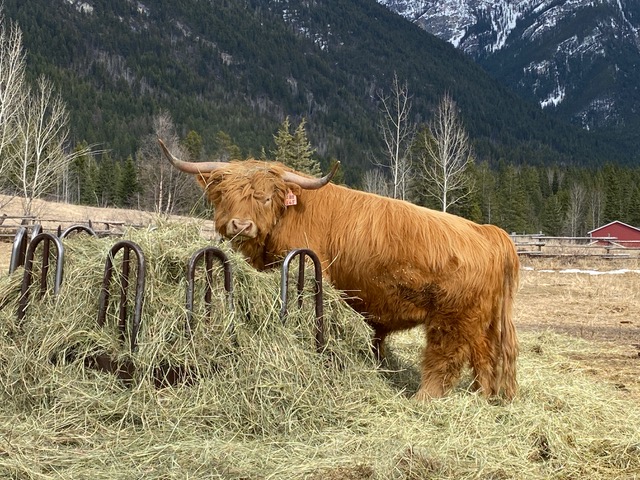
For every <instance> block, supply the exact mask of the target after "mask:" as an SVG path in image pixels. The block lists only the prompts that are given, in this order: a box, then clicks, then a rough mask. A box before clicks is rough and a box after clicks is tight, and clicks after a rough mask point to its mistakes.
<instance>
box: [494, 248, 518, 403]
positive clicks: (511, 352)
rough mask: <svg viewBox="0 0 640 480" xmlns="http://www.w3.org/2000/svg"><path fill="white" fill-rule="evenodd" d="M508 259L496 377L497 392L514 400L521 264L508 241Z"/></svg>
mask: <svg viewBox="0 0 640 480" xmlns="http://www.w3.org/2000/svg"><path fill="white" fill-rule="evenodd" d="M508 241H509V245H508V246H507V252H508V254H507V258H506V261H505V265H504V269H505V271H504V281H503V282H504V283H503V295H502V308H501V309H500V310H501V312H500V344H501V353H502V362H501V365H502V372H501V375H496V377H497V379H501V380H500V384H501V385H497V387H498V388H497V389H496V392H499V391H500V390H501V388H500V387H502V389H504V395H505V397H507V398H508V399H512V398H513V397H514V396H515V394H516V392H517V390H518V381H517V379H516V361H517V359H518V336H517V334H516V327H515V325H514V323H513V302H514V299H515V295H516V293H517V291H518V286H519V284H520V262H519V260H518V254H517V253H516V250H515V247H514V246H513V243H512V242H511V239H508Z"/></svg>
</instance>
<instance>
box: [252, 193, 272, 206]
mask: <svg viewBox="0 0 640 480" xmlns="http://www.w3.org/2000/svg"><path fill="white" fill-rule="evenodd" d="M253 198H255V199H256V201H258V202H260V203H262V204H263V205H266V206H268V205H271V197H270V196H269V195H264V194H261V193H254V194H253Z"/></svg>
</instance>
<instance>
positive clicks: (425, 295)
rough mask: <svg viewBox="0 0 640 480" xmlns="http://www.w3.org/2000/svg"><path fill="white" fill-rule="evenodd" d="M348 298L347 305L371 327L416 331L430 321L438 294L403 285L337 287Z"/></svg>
mask: <svg viewBox="0 0 640 480" xmlns="http://www.w3.org/2000/svg"><path fill="white" fill-rule="evenodd" d="M334 286H336V288H338V289H339V290H342V291H344V292H345V293H346V295H347V303H348V304H349V305H350V306H351V308H353V309H354V310H356V311H357V312H359V313H361V314H362V315H363V316H364V317H365V318H366V319H367V321H368V323H370V324H371V325H372V326H374V327H376V328H384V329H385V330H388V331H395V330H405V329H409V328H413V327H415V326H417V325H419V324H422V323H425V322H426V321H427V320H428V317H429V312H430V311H432V310H433V304H434V301H435V298H434V296H435V294H434V292H433V289H432V288H429V287H425V288H413V287H409V286H407V285H404V284H402V283H397V284H393V283H388V282H375V281H368V282H363V283H362V284H358V282H351V283H344V282H343V283H339V284H334Z"/></svg>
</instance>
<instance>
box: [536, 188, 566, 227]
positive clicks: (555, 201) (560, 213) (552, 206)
mask: <svg viewBox="0 0 640 480" xmlns="http://www.w3.org/2000/svg"><path fill="white" fill-rule="evenodd" d="M564 215H565V214H564V209H563V205H562V201H561V199H560V196H559V195H551V196H550V197H548V198H547V199H546V200H545V204H544V210H543V212H542V229H543V230H542V233H544V234H545V235H549V236H552V237H553V236H559V235H560V234H561V232H562V224H563V219H564Z"/></svg>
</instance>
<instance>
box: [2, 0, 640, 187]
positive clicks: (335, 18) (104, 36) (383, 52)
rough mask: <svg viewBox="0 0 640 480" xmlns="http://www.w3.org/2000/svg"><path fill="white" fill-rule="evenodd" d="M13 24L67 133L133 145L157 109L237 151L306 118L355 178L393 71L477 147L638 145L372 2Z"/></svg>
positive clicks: (94, 2) (53, 0)
mask: <svg viewBox="0 0 640 480" xmlns="http://www.w3.org/2000/svg"><path fill="white" fill-rule="evenodd" d="M4 11H5V15H6V16H7V17H8V18H10V19H12V20H15V21H16V22H17V23H18V24H19V25H20V27H21V29H22V31H23V34H24V45H25V47H26V49H27V63H28V70H29V75H30V76H31V78H35V77H36V76H37V75H40V74H45V75H47V76H48V77H50V78H51V79H52V80H54V82H55V83H56V84H57V85H59V88H60V91H61V93H62V95H63V97H64V99H65V100H66V102H67V104H68V106H69V108H70V113H71V119H72V131H73V133H74V137H75V139H76V140H78V141H80V140H84V141H87V142H89V143H99V144H101V145H102V146H103V147H105V148H109V149H111V151H112V152H113V154H114V155H116V156H126V155H129V154H131V153H133V152H135V150H136V148H137V145H138V144H139V142H140V139H141V138H142V137H143V136H145V135H147V134H149V133H150V132H151V122H152V119H153V117H154V115H157V114H158V113H160V112H163V111H167V112H169V113H170V114H171V116H172V118H173V120H174V122H175V123H176V125H177V126H178V128H179V134H180V135H181V136H184V135H186V133H187V132H189V131H190V130H195V131H196V132H198V133H199V134H200V135H201V136H202V137H203V139H204V142H205V149H206V151H207V152H215V151H216V148H218V147H219V145H217V143H216V134H217V133H218V132H220V131H223V132H226V133H227V134H229V135H230V136H231V139H232V140H233V142H234V143H236V144H237V145H239V146H240V147H241V149H242V151H243V153H244V154H253V155H259V154H260V151H261V148H262V147H266V148H267V149H269V148H270V147H271V146H272V145H273V134H274V133H275V132H276V130H277V127H278V125H279V124H280V123H281V122H282V120H283V119H284V117H285V116H287V115H288V116H290V117H291V120H292V123H294V124H295V123H296V122H297V121H299V120H300V119H301V118H303V117H304V118H306V120H307V126H308V134H309V139H310V141H311V142H312V144H313V146H314V147H315V148H317V151H318V154H319V155H320V156H321V157H322V160H323V161H324V162H325V165H326V162H327V161H328V160H329V158H331V157H335V158H338V159H340V160H341V161H342V163H343V165H345V170H346V173H347V181H349V182H352V183H354V182H355V181H357V179H358V177H359V174H360V172H361V171H363V170H364V169H368V168H371V163H370V157H371V155H372V153H377V152H378V151H379V149H380V146H381V140H380V135H379V132H378V129H377V125H378V122H379V119H380V112H379V99H378V96H377V92H378V91H380V90H385V91H387V92H388V91H389V89H390V86H391V79H392V78H393V75H394V73H397V75H398V77H399V78H400V79H401V80H403V81H406V82H407V84H408V87H409V91H410V93H411V95H412V102H413V110H412V112H413V115H414V121H415V122H417V123H422V122H426V121H427V120H428V119H429V118H430V116H431V113H432V111H433V108H434V106H435V105H436V104H437V102H438V101H439V100H440V98H441V97H442V96H443V94H444V93H445V92H448V93H449V94H451V96H452V97H453V98H454V99H455V100H456V102H457V104H458V106H459V108H460V112H461V117H462V119H463V121H464V124H465V127H466V128H467V130H468V131H469V134H470V136H471V138H473V139H474V145H475V147H476V152H477V154H478V156H479V157H480V158H481V159H486V160H490V161H498V160H499V159H503V160H506V161H508V162H514V163H552V162H555V163H558V162H566V163H582V164H595V163H600V162H603V161H605V160H612V161H619V162H628V161H630V160H629V159H630V158H632V156H633V158H635V159H637V158H638V153H637V152H638V151H640V149H637V148H635V145H634V144H633V143H632V142H627V141H618V140H619V139H616V141H615V142H613V141H607V140H606V139H603V138H602V137H601V136H598V135H594V134H591V133H587V132H584V131H583V130H581V129H579V128H575V127H572V126H571V125H569V124H567V123H564V122H561V121H558V120H556V119H554V118H553V117H551V116H550V115H547V114H545V113H544V112H542V111H541V110H540V108H539V107H538V106H537V105H536V104H535V103H532V102H527V101H523V100H521V99H520V98H519V97H518V96H517V95H515V94H514V93H512V92H511V91H510V90H509V89H507V88H504V87H502V86H500V84H499V83H498V82H496V81H495V80H494V79H493V78H491V77H490V76H489V75H488V74H486V72H485V71H484V70H483V69H482V68H481V67H479V66H478V65H477V64H476V63H475V62H473V61H472V60H471V59H469V58H468V56H467V55H466V54H464V53H463V52H461V51H460V50H458V49H456V48H454V47H453V46H451V45H449V44H448V43H446V42H444V41H442V40H440V39H438V38H436V37H434V36H433V35H430V34H428V33H427V32H425V31H424V30H422V29H421V28H419V27H417V26H412V25H410V24H409V23H407V22H406V21H405V20H404V19H402V18H401V17H399V16H398V15H395V14H393V13H392V12H390V11H389V10H388V9H387V8H385V7H384V6H382V5H380V4H378V3H377V2H376V1H375V0H313V1H308V0H234V1H202V0H175V1H174V0H29V2H24V0H4Z"/></svg>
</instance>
